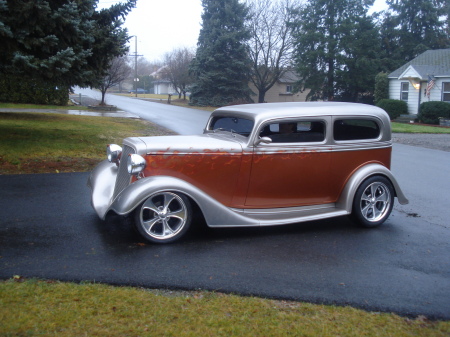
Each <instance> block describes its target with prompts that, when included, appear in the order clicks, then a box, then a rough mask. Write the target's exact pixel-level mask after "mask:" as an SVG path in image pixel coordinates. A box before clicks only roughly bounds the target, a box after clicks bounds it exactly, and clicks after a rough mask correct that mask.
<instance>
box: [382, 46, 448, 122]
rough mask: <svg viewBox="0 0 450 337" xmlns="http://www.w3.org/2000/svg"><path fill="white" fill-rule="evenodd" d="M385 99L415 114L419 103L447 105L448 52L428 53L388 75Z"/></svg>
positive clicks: (445, 50) (429, 51)
mask: <svg viewBox="0 0 450 337" xmlns="http://www.w3.org/2000/svg"><path fill="white" fill-rule="evenodd" d="M388 78H389V98H391V99H401V100H403V101H406V102H407V103H408V113H409V114H417V113H418V112H419V106H420V104H421V103H422V102H428V101H444V102H449V103H450V49H438V50H428V51H426V52H425V53H423V54H420V55H419V56H417V57H416V58H415V59H413V60H411V61H410V62H408V63H406V64H404V65H403V66H401V67H400V68H398V69H397V70H395V71H393V72H392V73H390V74H389V76H388Z"/></svg>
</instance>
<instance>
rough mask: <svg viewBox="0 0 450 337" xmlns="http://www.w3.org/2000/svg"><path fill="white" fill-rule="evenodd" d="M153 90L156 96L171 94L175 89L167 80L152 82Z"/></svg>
mask: <svg viewBox="0 0 450 337" xmlns="http://www.w3.org/2000/svg"><path fill="white" fill-rule="evenodd" d="M153 90H154V93H155V94H158V95H167V94H173V93H174V92H175V89H174V88H173V86H172V84H171V83H170V81H169V80H156V81H153Z"/></svg>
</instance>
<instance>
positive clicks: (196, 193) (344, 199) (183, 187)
mask: <svg viewBox="0 0 450 337" xmlns="http://www.w3.org/2000/svg"><path fill="white" fill-rule="evenodd" d="M376 174H380V175H384V176H386V177H387V178H388V179H389V180H390V181H391V182H392V185H393V186H394V190H395V192H396V196H397V198H398V200H399V202H400V203H401V204H405V203H408V200H407V199H406V198H405V196H404V195H403V193H402V191H401V189H400V187H399V185H398V183H397V181H396V180H395V178H394V177H393V176H392V173H391V172H390V171H389V170H388V169H387V168H385V167H384V166H382V165H378V164H370V165H366V166H364V167H363V168H361V169H359V170H358V171H357V172H356V173H355V174H354V175H353V176H352V177H351V179H350V180H349V181H348V182H347V184H346V186H345V188H344V190H343V192H342V194H341V197H340V198H339V200H338V202H336V203H329V204H323V205H315V206H302V207H287V208H271V209H236V208H230V207H226V206H224V205H223V204H221V203H219V202H218V201H217V200H215V199H213V198H211V197H210V196H209V195H207V194H206V193H204V192H203V191H201V190H200V189H198V188H197V187H195V186H194V185H192V184H189V183H187V182H186V181H184V180H181V179H178V178H174V177H170V176H152V177H146V178H142V179H139V180H138V181H136V182H134V183H132V184H130V185H128V186H126V187H125V188H124V189H123V190H122V191H121V192H120V193H119V194H117V195H116V196H115V197H114V194H115V193H114V186H115V182H116V179H117V175H118V168H117V166H116V165H115V164H111V163H109V162H108V161H103V162H101V163H100V164H99V165H98V166H97V167H96V168H95V169H94V170H93V171H92V173H91V175H90V177H89V180H88V186H89V187H90V188H91V191H92V195H91V196H92V199H91V203H92V206H93V208H94V209H95V211H96V212H97V214H98V216H99V217H100V218H101V219H105V217H106V214H107V213H108V212H110V211H113V212H115V213H117V214H119V215H127V214H130V213H131V212H133V210H134V209H135V208H136V207H137V206H139V205H140V204H141V203H142V202H144V201H145V200H146V199H147V198H148V197H149V196H150V195H152V194H154V193H156V192H163V191H171V192H176V193H182V194H185V195H186V196H188V197H189V198H191V199H192V200H193V201H194V202H195V203H197V205H198V206H199V207H200V209H201V211H202V213H203V215H204V217H205V220H206V223H207V225H208V226H210V227H240V226H273V225H284V224H291V223H298V222H305V221H312V220H319V219H325V218H331V217H336V216H342V215H348V214H350V213H351V212H352V202H353V198H354V195H355V193H356V189H357V188H358V186H359V185H360V184H361V182H362V181H364V180H365V179H366V178H367V177H369V176H372V175H376Z"/></svg>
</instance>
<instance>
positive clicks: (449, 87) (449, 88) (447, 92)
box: [442, 82, 450, 103]
mask: <svg viewBox="0 0 450 337" xmlns="http://www.w3.org/2000/svg"><path fill="white" fill-rule="evenodd" d="M442 100H443V101H444V102H449V103H450V82H444V83H442Z"/></svg>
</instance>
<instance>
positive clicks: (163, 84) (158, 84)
mask: <svg viewBox="0 0 450 337" xmlns="http://www.w3.org/2000/svg"><path fill="white" fill-rule="evenodd" d="M166 67H167V66H162V67H160V68H158V69H157V70H156V71H155V72H153V73H151V74H150V76H153V77H154V78H156V80H155V81H153V93H154V94H158V95H167V94H173V93H174V92H175V88H174V87H173V85H172V83H170V81H169V80H167V79H165V78H164V75H163V70H164V69H165V68H166Z"/></svg>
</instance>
